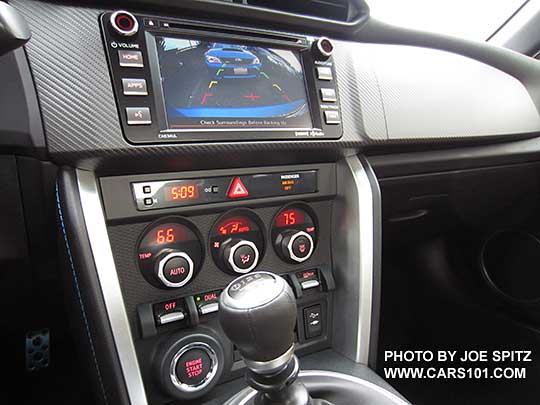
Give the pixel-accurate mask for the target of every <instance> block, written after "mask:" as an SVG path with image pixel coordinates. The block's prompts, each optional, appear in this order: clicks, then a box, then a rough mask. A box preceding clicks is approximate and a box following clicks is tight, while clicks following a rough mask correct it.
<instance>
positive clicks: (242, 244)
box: [221, 238, 259, 274]
mask: <svg viewBox="0 0 540 405" xmlns="http://www.w3.org/2000/svg"><path fill="white" fill-rule="evenodd" d="M221 249H222V252H223V262H224V263H225V265H226V266H227V269H228V270H229V271H231V272H233V273H236V274H245V273H249V272H250V271H251V270H253V269H254V268H255V267H257V264H259V249H258V248H257V246H256V245H255V243H253V242H251V241H249V240H245V239H236V238H233V239H230V240H229V241H226V242H224V243H223V245H222V247H221Z"/></svg>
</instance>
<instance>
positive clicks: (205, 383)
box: [169, 342, 219, 393]
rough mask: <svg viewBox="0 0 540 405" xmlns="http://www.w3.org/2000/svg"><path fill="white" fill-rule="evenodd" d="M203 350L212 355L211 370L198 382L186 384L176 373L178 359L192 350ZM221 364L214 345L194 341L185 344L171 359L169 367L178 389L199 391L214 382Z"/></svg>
mask: <svg viewBox="0 0 540 405" xmlns="http://www.w3.org/2000/svg"><path fill="white" fill-rule="evenodd" d="M194 349H198V350H202V351H204V352H205V353H206V354H207V355H208V357H210V361H211V363H212V364H211V365H210V371H209V372H208V374H207V375H206V377H205V378H204V379H203V380H202V381H201V382H200V383H198V384H195V385H190V384H186V383H184V382H182V381H180V380H179V379H178V376H177V375H176V366H177V364H178V360H180V357H182V356H183V355H184V354H186V353H187V352H188V351H190V350H194ZM218 366H219V360H218V356H217V353H216V351H215V350H214V349H212V347H211V346H210V345H208V344H206V343H203V342H193V343H188V344H187V345H185V346H183V347H182V348H181V349H180V350H179V351H178V352H177V353H176V354H175V355H174V357H173V359H172V361H171V366H170V368H169V376H170V378H171V382H172V383H173V385H174V386H175V387H176V389H177V390H179V391H181V392H186V393H193V392H197V391H201V390H203V389H204V388H206V387H207V386H208V385H209V384H210V383H212V381H213V379H214V377H215V376H216V374H217V371H218Z"/></svg>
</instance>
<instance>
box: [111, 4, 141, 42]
mask: <svg viewBox="0 0 540 405" xmlns="http://www.w3.org/2000/svg"><path fill="white" fill-rule="evenodd" d="M109 21H110V23H111V27H112V28H113V30H114V32H116V33H117V34H120V35H122V36H124V37H131V36H133V35H135V34H136V33H137V31H139V23H138V22H137V19H136V18H135V16H134V15H133V14H131V13H130V12H127V11H123V10H120V11H115V12H114V13H112V14H111V17H110V19H109Z"/></svg>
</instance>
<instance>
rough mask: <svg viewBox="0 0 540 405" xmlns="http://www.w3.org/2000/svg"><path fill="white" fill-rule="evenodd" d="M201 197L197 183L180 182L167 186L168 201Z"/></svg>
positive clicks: (166, 197)
mask: <svg viewBox="0 0 540 405" xmlns="http://www.w3.org/2000/svg"><path fill="white" fill-rule="evenodd" d="M198 198H199V186H198V185H197V184H179V185H177V186H170V187H166V188H165V199H166V200H167V201H185V200H196V199H198Z"/></svg>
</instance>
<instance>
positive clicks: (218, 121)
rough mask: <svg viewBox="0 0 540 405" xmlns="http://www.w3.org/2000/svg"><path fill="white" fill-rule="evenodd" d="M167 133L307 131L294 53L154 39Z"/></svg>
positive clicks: (307, 118) (304, 98)
mask: <svg viewBox="0 0 540 405" xmlns="http://www.w3.org/2000/svg"><path fill="white" fill-rule="evenodd" d="M156 44H157V49H158V58H159V67H160V72H161V83H162V87H163V98H164V103H165V108H166V116H167V122H168V128H169V129H178V130H181V129H208V130H212V129H221V128H222V129H227V128H229V129H243V128H245V129H253V128H258V129H260V128H263V129H266V128H268V129H286V128H295V129H306V128H312V122H311V117H310V114H309V108H308V103H307V96H306V88H305V84H304V74H303V72H302V65H301V62H300V57H299V54H298V53H297V52H295V51H291V50H283V49H270V48H261V47H258V46H249V45H237V44H229V43H222V42H207V41H200V40H192V39H179V38H168V37H161V36H158V37H156Z"/></svg>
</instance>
